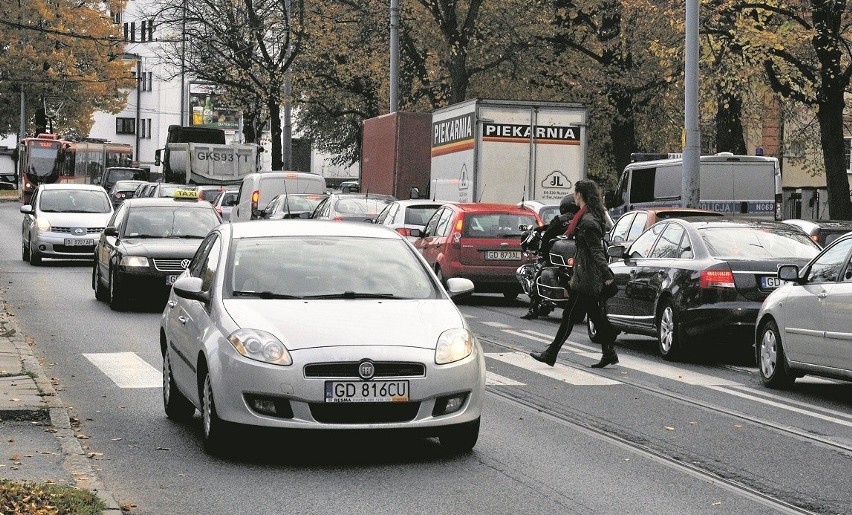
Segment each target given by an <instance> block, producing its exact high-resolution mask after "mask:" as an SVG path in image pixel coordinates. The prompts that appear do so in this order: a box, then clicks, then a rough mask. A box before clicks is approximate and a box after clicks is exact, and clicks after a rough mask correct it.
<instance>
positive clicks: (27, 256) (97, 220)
mask: <svg viewBox="0 0 852 515" xmlns="http://www.w3.org/2000/svg"><path fill="white" fill-rule="evenodd" d="M21 213H23V214H24V220H23V223H22V225H21V259H23V260H24V261H29V262H30V264H32V265H38V264H40V263H41V260H42V258H43V257H49V258H59V259H92V257H93V256H94V253H95V242H96V241H97V240H98V238H100V234H101V231H103V230H104V227H106V224H107V222H108V221H109V219H110V217H112V213H113V208H112V202H110V198H109V195H107V192H106V190H105V189H103V187H101V186H98V185H94V184H67V183H57V184H42V185H40V186H39V187H38V188H36V190H35V191H34V192H33V195H32V197H31V198H30V203H29V204H26V205H23V206H21Z"/></svg>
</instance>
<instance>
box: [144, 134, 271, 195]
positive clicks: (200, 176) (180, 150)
mask: <svg viewBox="0 0 852 515" xmlns="http://www.w3.org/2000/svg"><path fill="white" fill-rule="evenodd" d="M259 148H260V147H259V146H258V145H254V144H226V143H225V132H224V131H222V130H221V129H211V128H203V127H181V126H180V125H172V126H170V127H169V134H168V137H167V139H166V147H165V149H161V150H157V152H156V154H155V158H154V164H156V165H159V164H162V165H163V180H164V181H165V182H171V183H178V184H211V185H229V184H234V185H238V184H240V183H241V182H242V180H243V177H245V176H246V175H248V174H250V173H255V172H257V171H258V169H259V158H258V152H259Z"/></svg>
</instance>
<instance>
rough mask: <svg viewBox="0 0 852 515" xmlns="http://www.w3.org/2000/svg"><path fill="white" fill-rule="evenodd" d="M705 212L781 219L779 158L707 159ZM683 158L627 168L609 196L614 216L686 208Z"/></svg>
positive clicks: (703, 162) (702, 191) (703, 158)
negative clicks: (664, 208) (679, 207)
mask: <svg viewBox="0 0 852 515" xmlns="http://www.w3.org/2000/svg"><path fill="white" fill-rule="evenodd" d="M700 163H701V164H700V167H699V180H700V186H699V188H700V191H699V206H698V207H699V208H701V209H709V210H711V211H717V212H720V213H725V214H729V215H749V216H752V217H754V216H757V217H762V218H763V217H766V218H771V219H775V220H780V219H781V169H780V167H779V165H778V159H776V158H774V157H764V156H738V155H734V154H731V153H729V152H722V153H719V154H716V155H712V156H701V158H700ZM682 188H683V157H676V158H671V159H659V160H654V161H639V162H636V163H630V164H629V165H627V166H626V167H625V168H624V171H623V172H622V173H621V177H620V178H619V180H618V187H617V188H616V190H615V191H614V192H612V191H610V192H607V195H606V204H607V207H608V208H610V209H609V213H610V215H612V217H613V218H614V219H617V218H618V217H619V216H621V215H622V214H623V213H625V212H626V211H630V210H633V209H640V208H643V209H651V208H655V207H672V206H680V205H681V202H680V198H681V190H682Z"/></svg>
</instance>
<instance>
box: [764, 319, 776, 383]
mask: <svg viewBox="0 0 852 515" xmlns="http://www.w3.org/2000/svg"><path fill="white" fill-rule="evenodd" d="M777 365H778V339H777V338H776V337H775V331H773V330H772V329H766V330H765V331H764V332H763V338H761V339H760V372H761V373H762V374H763V377H767V378H768V377H772V376H773V375H774V374H775V367H776V366H777Z"/></svg>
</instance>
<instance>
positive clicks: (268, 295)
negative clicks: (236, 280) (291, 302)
mask: <svg viewBox="0 0 852 515" xmlns="http://www.w3.org/2000/svg"><path fill="white" fill-rule="evenodd" d="M233 295H234V297H259V298H261V299H302V298H304V297H301V296H299V295H287V294H286V293H274V292H271V291H242V290H234V292H233Z"/></svg>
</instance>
